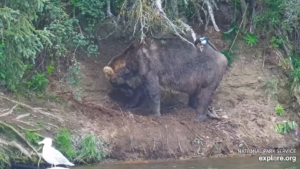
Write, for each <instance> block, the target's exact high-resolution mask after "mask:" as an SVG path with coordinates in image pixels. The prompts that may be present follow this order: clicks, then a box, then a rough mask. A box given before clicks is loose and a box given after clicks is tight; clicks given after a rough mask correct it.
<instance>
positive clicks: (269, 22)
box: [254, 0, 285, 30]
mask: <svg viewBox="0 0 300 169" xmlns="http://www.w3.org/2000/svg"><path fill="white" fill-rule="evenodd" d="M261 3H262V5H263V7H264V9H265V10H264V12H262V13H260V14H259V15H257V16H256V17H255V18H254V23H255V24H256V25H258V26H262V27H263V28H264V30H269V28H270V27H271V26H274V25H278V24H281V23H282V18H283V16H284V9H285V1H284V0H265V1H261Z"/></svg>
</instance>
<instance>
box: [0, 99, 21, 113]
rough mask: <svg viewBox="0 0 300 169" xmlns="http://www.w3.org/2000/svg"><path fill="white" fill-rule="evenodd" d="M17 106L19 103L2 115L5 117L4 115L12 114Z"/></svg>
mask: <svg viewBox="0 0 300 169" xmlns="http://www.w3.org/2000/svg"><path fill="white" fill-rule="evenodd" d="M0 97H1V96H0ZM17 106H18V104H16V105H15V106H14V107H12V108H11V109H10V110H9V111H8V112H6V113H3V114H1V115H0V117H4V116H8V115H10V114H11V113H12V112H13V111H14V109H15V108H16V107H17Z"/></svg>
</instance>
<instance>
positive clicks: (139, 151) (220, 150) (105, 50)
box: [2, 30, 300, 160]
mask: <svg viewBox="0 0 300 169" xmlns="http://www.w3.org/2000/svg"><path fill="white" fill-rule="evenodd" d="M204 35H205V36H208V37H210V40H211V42H212V43H214V44H215V46H216V47H217V48H218V49H219V50H223V49H226V48H228V45H229V44H227V43H226V42H224V41H223V40H222V39H221V34H218V33H216V32H214V31H209V30H208V31H206V33H205V34H204ZM128 44H129V43H127V42H124V40H121V39H117V40H116V39H111V40H103V41H101V42H99V44H98V47H99V53H100V55H99V56H98V57H87V56H81V57H80V58H79V59H78V61H79V62H80V63H81V69H80V73H81V74H82V75H84V76H83V79H82V80H81V83H80V87H81V94H80V98H81V100H80V101H78V100H76V99H75V95H74V94H72V93H71V92H70V91H69V90H68V89H67V87H66V86H65V84H63V83H61V82H59V79H58V78H55V77H53V78H52V79H51V82H50V85H49V91H50V92H52V93H54V94H55V95H57V96H59V97H60V98H62V99H63V100H64V103H67V104H61V103H55V102H47V103H45V102H44V101H39V100H38V99H37V100H27V101H25V102H26V103H27V104H28V105H31V106H32V107H47V108H49V111H47V112H49V113H50V114H51V115H49V114H42V113H39V115H36V114H33V115H32V116H28V117H24V121H25V120H26V121H27V122H30V121H31V122H32V123H35V122H36V121H37V120H38V119H43V120H44V121H46V122H47V121H48V122H49V123H50V124H53V125H48V128H49V129H48V130H46V131H45V133H43V135H47V136H51V135H52V134H51V130H52V128H53V129H54V128H56V126H59V127H60V126H64V127H67V128H70V129H71V130H72V131H73V132H74V133H88V132H90V133H93V134H94V135H97V136H99V137H101V138H102V139H104V140H105V141H106V142H107V143H109V144H108V145H109V147H108V148H109V150H110V152H109V155H108V158H112V159H117V160H141V159H165V158H187V157H195V156H197V157H203V156H220V155H233V154H236V153H237V150H238V149H247V148H248V149H252V148H255V149H262V148H286V147H296V146H297V145H298V144H299V139H300V137H299V136H296V135H294V134H285V135H283V134H279V133H277V132H275V131H274V125H275V124H276V123H278V122H282V121H283V120H294V121H295V119H296V122H298V123H299V122H300V120H299V115H298V112H295V111H297V108H298V105H297V103H296V100H295V99H293V97H292V96H291V95H290V94H289V93H288V90H287V89H285V86H283V85H281V84H282V83H279V84H278V95H277V99H278V101H279V103H281V104H282V105H283V107H284V108H285V111H286V113H285V114H284V115H283V116H282V117H280V116H278V115H276V113H275V105H276V103H277V102H275V101H274V99H268V94H267V93H266V92H265V91H266V89H265V85H264V84H265V83H266V82H267V81H268V80H270V79H271V78H272V77H277V78H280V79H281V80H282V81H284V80H285V79H284V76H283V75H282V74H281V72H280V69H279V67H278V66H277V65H274V63H273V61H274V60H275V61H276V57H277V56H276V53H273V54H272V53H271V54H265V55H264V52H263V50H262V49H260V48H250V47H248V46H245V45H243V42H241V43H239V44H240V45H239V47H240V48H239V53H238V56H237V58H236V59H235V61H234V62H233V63H232V67H230V68H228V71H227V73H226V75H225V77H224V78H223V80H222V83H221V85H220V86H219V88H218V89H217V91H216V92H215V94H214V96H213V106H214V108H215V110H219V112H220V115H221V116H227V117H228V119H223V120H221V121H219V120H215V119H208V120H207V121H205V122H203V123H198V122H195V120H194V119H195V112H194V110H193V109H191V108H189V107H188V106H187V95H185V94H182V93H177V92H174V91H172V92H168V91H165V92H163V95H162V116H161V117H147V116H144V115H143V112H144V111H145V109H146V108H147V104H146V103H145V104H143V105H142V106H141V107H140V108H136V109H131V110H128V109H125V108H123V107H122V105H120V104H117V103H115V102H113V101H112V100H111V99H109V97H108V95H107V94H108V92H109V91H110V90H111V89H112V87H111V86H110V84H109V82H108V81H107V80H106V79H105V77H104V74H103V72H102V69H103V67H104V66H105V65H106V64H107V63H108V62H109V60H110V58H111V57H112V56H114V55H116V54H119V53H120V52H122V51H123V50H124V49H125V48H126V46H127V45H128ZM263 59H265V61H263ZM2 103H4V102H2ZM9 104H11V105H9V106H8V107H12V106H13V105H14V104H13V103H9ZM3 106H4V107H5V105H3ZM50 108H55V109H57V110H60V111H50ZM61 110H63V112H62V111H61ZM13 116H14V117H13ZM16 117H17V114H12V115H10V116H6V118H7V119H6V120H11V119H13V118H16ZM12 123H14V122H12Z"/></svg>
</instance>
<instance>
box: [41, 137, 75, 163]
mask: <svg viewBox="0 0 300 169" xmlns="http://www.w3.org/2000/svg"><path fill="white" fill-rule="evenodd" d="M38 144H44V147H43V152H42V157H43V159H44V160H45V161H46V162H47V163H49V164H51V167H52V165H54V166H55V167H56V165H59V164H64V165H68V166H74V164H73V163H71V162H70V161H69V160H68V159H67V158H66V157H65V156H64V155H62V154H61V152H59V151H57V150H56V149H55V148H53V147H51V145H52V139H51V138H45V139H44V140H43V141H41V142H39V143H38Z"/></svg>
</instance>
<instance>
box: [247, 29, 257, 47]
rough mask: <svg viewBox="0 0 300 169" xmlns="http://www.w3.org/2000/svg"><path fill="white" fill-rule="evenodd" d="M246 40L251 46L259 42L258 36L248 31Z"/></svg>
mask: <svg viewBox="0 0 300 169" xmlns="http://www.w3.org/2000/svg"><path fill="white" fill-rule="evenodd" d="M244 41H245V43H246V44H247V45H249V46H251V47H252V46H253V45H256V44H257V43H258V39H257V36H256V35H254V34H252V33H249V32H248V33H247V35H246V36H245V37H244Z"/></svg>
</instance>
